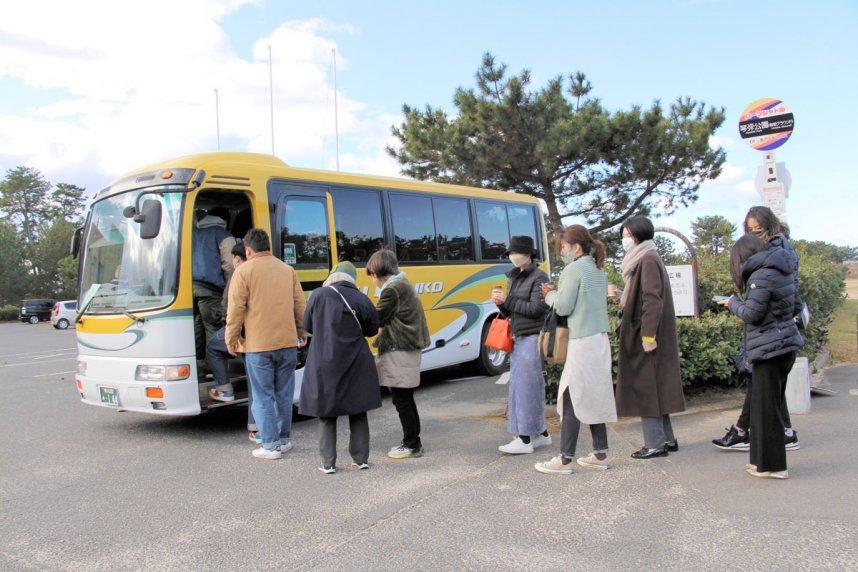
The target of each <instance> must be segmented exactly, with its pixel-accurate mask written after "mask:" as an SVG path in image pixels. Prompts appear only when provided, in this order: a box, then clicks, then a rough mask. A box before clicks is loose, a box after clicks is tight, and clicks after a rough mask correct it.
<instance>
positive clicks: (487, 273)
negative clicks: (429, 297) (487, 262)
mask: <svg viewBox="0 0 858 572" xmlns="http://www.w3.org/2000/svg"><path fill="white" fill-rule="evenodd" d="M510 270H512V264H499V265H497V266H493V267H492V268H486V269H485V270H480V271H479V272H477V273H476V274H472V275H471V276H470V277H468V278H466V279H465V280H462V281H461V282H460V283H458V284H456V285H455V286H453V288H451V289H450V291H449V292H447V293H446V294H444V296H442V297H441V299H440V300H438V302H436V305H435V306H433V308H435V307H436V306H437V305H438V304H440V303H442V302H443V301H444V300H446V299H447V298H449V297H450V296H452V295H453V294H455V293H456V292H458V291H459V290H462V289H464V288H467V287H468V286H473V285H474V284H481V283H483V282H492V281H498V280H502V281H503V283H504V284H506V273H507V272H509V271H510Z"/></svg>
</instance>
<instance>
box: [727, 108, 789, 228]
mask: <svg viewBox="0 0 858 572" xmlns="http://www.w3.org/2000/svg"><path fill="white" fill-rule="evenodd" d="M794 127H795V118H794V117H793V114H792V112H790V110H789V108H788V107H787V105H786V104H785V103H784V102H783V101H781V100H779V99H774V98H771V97H767V98H763V99H758V100H756V101H754V102H753V103H751V104H750V105H749V106H748V107H746V108H745V111H744V112H742V116H741V117H740V118H739V135H741V137H742V139H744V140H745V141H746V142H747V143H748V145H750V146H751V147H752V148H753V149H756V150H757V151H763V152H765V156H764V159H763V165H762V166H761V167H760V168H759V169H757V177H756V179H755V180H754V186H755V187H756V189H757V192H758V193H760V198H761V199H762V203H763V205H765V206H767V207H769V208H770V209H772V212H773V213H775V214H776V215H777V216H778V218H780V219H781V220H786V199H787V197H789V189H790V186H791V185H792V177H790V174H789V171H787V169H786V166H785V165H784V164H783V163H778V162H777V161H776V160H775V153H774V150H775V149H777V148H778V147H780V146H781V145H783V144H784V143H786V142H787V139H789V138H790V136H792V132H793V128H794Z"/></svg>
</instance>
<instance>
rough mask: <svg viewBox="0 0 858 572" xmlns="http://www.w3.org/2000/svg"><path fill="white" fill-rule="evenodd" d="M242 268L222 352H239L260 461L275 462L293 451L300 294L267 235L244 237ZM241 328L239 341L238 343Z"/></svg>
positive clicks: (232, 291)
mask: <svg viewBox="0 0 858 572" xmlns="http://www.w3.org/2000/svg"><path fill="white" fill-rule="evenodd" d="M244 248H245V252H246V253H247V262H246V263H244V264H242V265H241V266H240V267H239V268H238V269H237V270H236V271H235V273H234V274H233V276H232V282H231V283H230V287H229V298H228V299H229V304H228V309H227V318H226V334H225V338H226V347H227V349H228V350H229V353H230V354H232V355H235V354H236V353H238V352H239V351H243V352H244V363H245V367H246V369H247V379H248V381H249V382H250V386H251V391H252V392H253V405H252V408H253V409H252V411H253V417H254V419H255V420H256V424H257V425H258V426H259V434H260V436H261V438H262V446H261V447H259V448H258V449H256V450H254V451H253V456H254V457H257V458H260V459H279V458H280V457H281V454H282V453H285V452H286V451H288V450H289V449H291V448H292V439H291V432H292V401H293V396H294V395H293V394H294V390H295V365H296V363H297V360H298V347H300V346H303V345H304V344H305V343H306V339H307V333H306V331H304V325H303V319H304V307H305V305H306V302H305V300H304V292H303V291H302V290H301V282H300V281H299V280H298V276H297V274H296V273H295V270H294V269H293V268H292V267H291V266H289V265H288V264H285V263H284V262H281V261H280V260H278V259H276V258H274V256H272V255H271V240H270V239H269V237H268V233H267V232H265V231H264V230H262V229H260V228H252V229H250V230H249V231H247V235H245V237H244ZM242 327H243V328H244V336H243V337H242Z"/></svg>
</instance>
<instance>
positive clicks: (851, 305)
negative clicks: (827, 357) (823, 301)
mask: <svg viewBox="0 0 858 572" xmlns="http://www.w3.org/2000/svg"><path fill="white" fill-rule="evenodd" d="M856 317H858V299H855V298H847V299H846V300H845V301H844V302H843V305H842V306H840V308H838V309H837V311H836V312H835V313H834V321H833V322H831V325H829V326H828V349H829V351H830V352H831V361H832V362H834V363H856V362H858V349H856V345H858V342H857V341H856V335H858V333H856V331H855V329H856V327H858V324H856Z"/></svg>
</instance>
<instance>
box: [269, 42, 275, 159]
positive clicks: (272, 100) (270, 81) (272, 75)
mask: <svg viewBox="0 0 858 572" xmlns="http://www.w3.org/2000/svg"><path fill="white" fill-rule="evenodd" d="M268 88H269V91H270V96H271V154H272V155H274V72H273V68H272V64H271V46H268Z"/></svg>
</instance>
